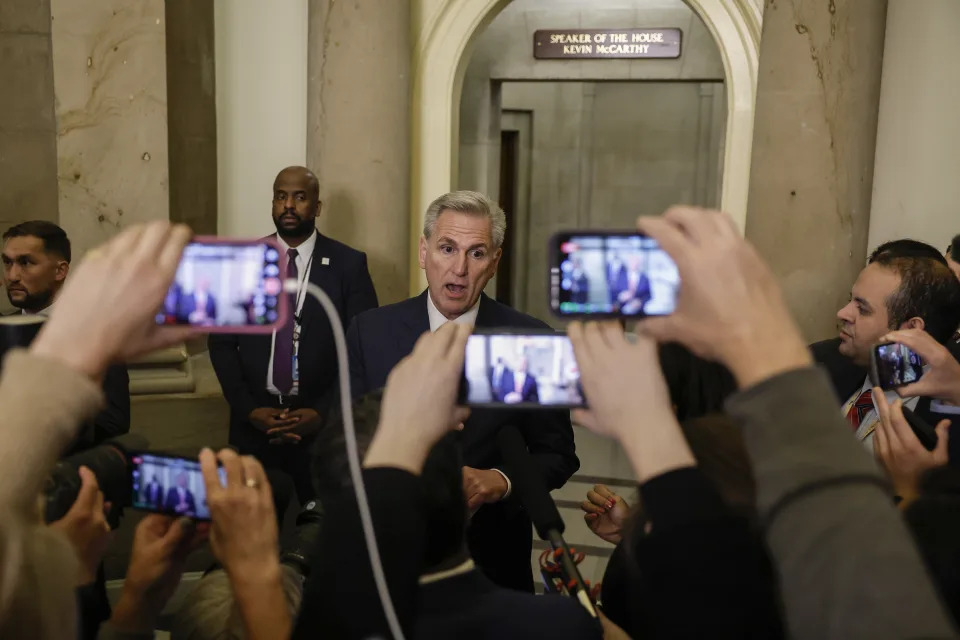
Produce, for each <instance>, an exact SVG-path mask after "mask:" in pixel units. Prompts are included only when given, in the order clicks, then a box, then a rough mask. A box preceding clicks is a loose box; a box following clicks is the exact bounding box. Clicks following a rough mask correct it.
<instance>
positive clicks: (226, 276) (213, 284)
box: [156, 237, 289, 333]
mask: <svg viewBox="0 0 960 640" xmlns="http://www.w3.org/2000/svg"><path fill="white" fill-rule="evenodd" d="M280 255H281V254H280V248H279V246H278V245H277V244H276V243H275V242H274V241H272V240H230V239H226V238H214V237H197V238H195V239H194V240H193V242H191V243H190V244H188V245H187V246H186V248H184V250H183V257H182V258H181V259H180V266H179V267H178V268H177V275H176V278H175V279H174V281H173V284H172V285H171V286H170V290H169V291H168V292H167V295H166V297H165V298H164V300H163V306H162V308H161V309H160V310H159V311H158V312H157V319H156V321H157V324H161V325H188V326H192V327H197V328H198V329H199V330H201V331H203V332H205V333H272V332H273V331H274V329H276V327H278V326H280V325H282V324H284V323H285V322H286V321H287V314H288V313H289V309H288V307H289V301H288V299H287V298H288V296H286V295H284V294H283V280H282V278H281V276H280V273H281V269H285V266H284V265H282V264H281V258H280Z"/></svg>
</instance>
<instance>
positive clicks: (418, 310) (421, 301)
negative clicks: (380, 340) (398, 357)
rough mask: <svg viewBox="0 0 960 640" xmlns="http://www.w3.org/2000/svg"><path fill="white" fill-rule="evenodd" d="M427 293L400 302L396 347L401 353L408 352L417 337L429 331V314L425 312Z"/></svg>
mask: <svg viewBox="0 0 960 640" xmlns="http://www.w3.org/2000/svg"><path fill="white" fill-rule="evenodd" d="M428 295H429V293H427V291H426V290H424V292H423V293H421V294H420V295H418V296H417V297H416V298H410V299H409V300H407V301H405V302H403V303H401V305H400V312H401V313H400V317H399V318H398V320H399V322H398V323H397V324H398V327H397V329H398V331H397V334H396V337H397V347H398V348H399V349H400V351H401V352H403V353H410V352H411V351H412V348H413V345H414V344H416V342H417V339H418V338H419V337H420V336H422V335H423V334H425V333H426V332H428V331H430V316H429V315H428V314H427V296H428Z"/></svg>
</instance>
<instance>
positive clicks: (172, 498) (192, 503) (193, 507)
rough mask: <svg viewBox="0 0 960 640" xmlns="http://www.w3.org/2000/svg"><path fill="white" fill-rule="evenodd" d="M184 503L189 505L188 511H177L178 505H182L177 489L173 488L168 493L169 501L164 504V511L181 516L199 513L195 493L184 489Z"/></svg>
mask: <svg viewBox="0 0 960 640" xmlns="http://www.w3.org/2000/svg"><path fill="white" fill-rule="evenodd" d="M184 493H185V494H186V495H184V498H183V501H184V502H185V503H186V504H187V510H186V511H177V505H178V504H180V495H179V493H178V492H177V487H171V488H170V490H169V491H167V501H166V503H165V504H164V509H165V510H166V511H169V512H171V513H180V514H195V513H196V512H197V500H196V498H194V497H193V492H192V491H190V490H189V489H184Z"/></svg>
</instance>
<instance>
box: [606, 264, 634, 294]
mask: <svg viewBox="0 0 960 640" xmlns="http://www.w3.org/2000/svg"><path fill="white" fill-rule="evenodd" d="M629 286H630V284H629V281H628V280H627V265H625V264H621V265H620V268H619V269H617V270H616V271H615V272H614V271H611V269H610V268H609V267H608V268H607V293H608V294H609V295H610V304H616V303H617V301H618V300H619V299H620V294H621V293H622V292H623V291H626V290H627V287H629Z"/></svg>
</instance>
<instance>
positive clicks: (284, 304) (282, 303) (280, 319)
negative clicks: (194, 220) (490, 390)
mask: <svg viewBox="0 0 960 640" xmlns="http://www.w3.org/2000/svg"><path fill="white" fill-rule="evenodd" d="M190 244H204V245H218V244H219V245H232V246H258V245H268V246H270V247H272V248H273V249H274V250H276V251H277V253H278V254H279V255H280V258H279V261H278V266H279V267H280V274H279V275H278V276H277V278H276V280H277V289H278V290H277V292H276V296H277V308H276V312H277V320H276V322H272V323H270V324H254V325H231V326H203V325H192V326H194V329H196V330H197V332H198V333H231V334H270V333H273V332H274V330H276V329H277V328H278V327H280V326H283V325H284V324H285V323H286V322H287V319H288V318H289V317H290V316H289V314H290V304H289V296H288V295H286V294H284V293H283V277H282V275H283V274H285V273H286V259H285V258H284V257H283V256H284V253H283V250H282V249H281V248H280V245H279V244H278V243H277V241H276V240H274V239H273V238H260V239H256V240H249V239H238V238H222V237H218V236H194V238H193V239H192V240H191V241H190ZM270 280H273V279H272V278H270ZM269 293H272V291H270V290H269V285H268V294H269ZM164 326H191V325H186V324H183V323H178V324H167V325H164Z"/></svg>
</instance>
